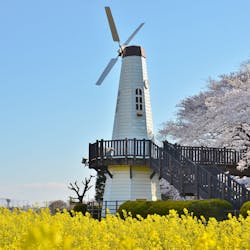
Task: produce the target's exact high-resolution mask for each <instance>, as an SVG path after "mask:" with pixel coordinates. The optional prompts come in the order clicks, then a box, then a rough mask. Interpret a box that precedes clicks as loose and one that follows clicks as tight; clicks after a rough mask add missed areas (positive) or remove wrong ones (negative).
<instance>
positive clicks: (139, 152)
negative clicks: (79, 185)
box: [88, 138, 250, 209]
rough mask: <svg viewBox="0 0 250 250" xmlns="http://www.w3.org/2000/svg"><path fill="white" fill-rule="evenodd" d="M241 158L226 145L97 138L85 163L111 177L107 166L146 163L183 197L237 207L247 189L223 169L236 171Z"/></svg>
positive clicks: (248, 193)
mask: <svg viewBox="0 0 250 250" xmlns="http://www.w3.org/2000/svg"><path fill="white" fill-rule="evenodd" d="M241 157H242V153H241V152H236V151H235V150H232V149H227V148H207V147H186V146H180V145H175V144H170V143H168V142H167V141H165V142H163V147H159V146H158V145H156V144H155V143H154V142H152V141H151V140H145V139H143V140H137V139H135V138H134V139H124V140H106V141H105V140H100V141H98V140H97V141H96V142H95V143H93V144H89V161H88V164H89V168H93V169H95V170H96V171H99V170H101V171H105V172H106V173H107V174H109V175H110V176H111V178H112V174H111V173H110V172H109V171H108V169H107V166H110V165H130V166H133V165H148V166H150V167H151V168H152V170H153V171H154V172H156V173H158V174H159V176H160V177H162V178H164V179H166V180H167V181H168V182H169V183H170V184H172V185H173V186H174V187H175V188H176V189H177V190H178V191H179V192H180V194H181V195H183V196H195V197H197V199H208V198H221V199H225V200H227V201H229V202H230V203H231V204H232V205H233V206H234V208H235V209H239V208H240V206H241V205H242V204H243V203H244V202H245V201H248V200H250V191H248V190H247V189H246V187H245V186H244V185H242V184H239V183H238V182H237V181H235V180H234V179H233V178H232V177H231V176H230V174H227V173H226V171H228V170H230V171H236V164H237V162H239V160H240V159H241ZM153 175H154V173H153V174H152V176H153ZM237 175H238V174H237ZM249 176H250V174H249Z"/></svg>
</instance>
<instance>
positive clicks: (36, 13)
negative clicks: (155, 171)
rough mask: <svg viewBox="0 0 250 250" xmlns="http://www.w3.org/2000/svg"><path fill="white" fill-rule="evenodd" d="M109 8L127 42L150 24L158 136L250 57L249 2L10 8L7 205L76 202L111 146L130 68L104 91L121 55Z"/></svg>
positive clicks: (144, 41) (4, 128) (4, 122)
mask: <svg viewBox="0 0 250 250" xmlns="http://www.w3.org/2000/svg"><path fill="white" fill-rule="evenodd" d="M104 6H110V7H111V9H112V13H113V16H114V19H115V22H116V25H117V29H118V32H119V35H120V39H121V40H122V41H125V40H126V39H127V38H128V36H129V35H130V34H131V33H132V32H133V31H134V29H135V28H136V27H137V26H138V25H139V24H140V23H141V22H145V26H144V27H143V28H142V29H141V30H140V32H139V33H138V34H137V36H136V37H135V38H134V40H133V41H132V42H131V45H132V44H136V45H142V46H143V47H144V48H145V50H146V54H147V67H148V74H149V79H150V90H151V103H152V110H153V119H154V129H155V134H157V130H158V129H159V127H160V125H161V123H162V122H164V121H166V120H169V119H173V118H174V115H175V112H176V111H177V109H176V107H175V106H176V104H178V103H179V102H180V100H182V99H183V98H185V97H188V96H190V95H193V94H196V93H198V92H199V91H202V90H204V89H205V87H206V84H207V82H206V80H207V79H208V78H209V77H212V78H216V77H217V76H218V75H220V74H224V73H228V72H231V71H235V70H237V69H238V68H239V66H240V64H241V62H243V61H245V60H248V59H249V55H250V31H249V27H250V18H249V9H250V1H248V0H238V1H233V0H220V1H218V0H210V1H198V0H196V1H195V0H190V1H188V0H182V1H180V0H179V1H167V0H159V1H134V0H133V1H132V0H127V1H126V2H124V1H100V0H99V1H98V0H93V1H87V0H81V1H80V0H73V1H66V0H60V1H59V0H53V1H48V0H43V1H33V0H22V1H18V0H11V1H3V0H2V1H0V115H1V122H0V167H1V172H0V198H5V197H6V198H7V197H8V198H11V199H17V200H29V201H30V203H34V202H36V201H45V200H47V201H50V200H56V199H63V200H67V198H68V196H69V195H73V193H71V192H70V191H69V190H68V189H67V184H68V183H69V182H73V181H75V180H78V181H79V182H80V181H81V180H82V179H83V178H84V177H88V175H89V174H90V171H89V170H88V169H87V168H85V167H83V165H82V164H81V158H82V157H83V156H85V157H87V156H88V143H89V142H94V141H95V140H96V139H102V138H103V139H110V138H111V134H112V127H113V118H114V110H115V103H116V95H117V88H118V81H119V73H120V62H119V63H117V65H116V66H115V67H114V68H113V70H112V71H111V73H110V74H109V76H108V77H107V78H106V79H105V81H104V82H103V84H102V85H101V86H100V87H97V86H95V82H96V80H97V79H98V77H99V75H100V74H101V72H102V70H103V69H104V68H105V66H106V64H107V62H108V61H109V60H110V58H111V57H115V56H116V53H117V49H118V47H117V44H115V43H114V42H113V41H112V38H111V34H110V31H109V27H108V22H107V19H106V15H105V11H104ZM91 173H92V174H93V173H94V172H91ZM93 193H94V188H93V190H92V192H90V193H89V195H88V196H89V198H91V197H92V196H93ZM87 198H88V197H87Z"/></svg>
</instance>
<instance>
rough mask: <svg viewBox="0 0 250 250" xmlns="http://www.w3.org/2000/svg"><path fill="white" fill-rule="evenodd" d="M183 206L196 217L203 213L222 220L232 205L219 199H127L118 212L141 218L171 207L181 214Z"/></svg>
mask: <svg viewBox="0 0 250 250" xmlns="http://www.w3.org/2000/svg"><path fill="white" fill-rule="evenodd" d="M184 208H186V209H187V210H188V211H189V213H193V215H194V216H197V217H200V216H201V215H203V216H204V217H205V218H206V219H208V218H209V217H215V218H216V219H218V220H222V219H225V218H226V216H227V211H228V210H231V209H232V208H233V207H232V205H231V204H230V203H229V202H227V201H224V200H220V199H209V200H186V201H180V200H178V201H175V200H167V201H127V202H125V203H123V204H122V205H121V206H120V208H119V210H118V213H119V215H120V216H121V217H122V218H123V212H122V210H125V211H127V212H130V213H131V215H132V216H133V217H136V215H141V216H142V217H143V218H146V217H147V215H148V214H159V215H167V214H169V210H171V209H174V210H176V211H177V212H178V214H179V215H181V214H184V211H183V209H184Z"/></svg>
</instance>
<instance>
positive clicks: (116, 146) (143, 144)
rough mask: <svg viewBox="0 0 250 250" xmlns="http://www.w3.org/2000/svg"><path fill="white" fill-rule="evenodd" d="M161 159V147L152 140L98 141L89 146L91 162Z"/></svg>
mask: <svg viewBox="0 0 250 250" xmlns="http://www.w3.org/2000/svg"><path fill="white" fill-rule="evenodd" d="M109 157H112V158H117V157H119V158H137V157H141V158H144V159H145V158H151V157H152V158H159V147H158V146H157V145H156V144H154V143H153V142H152V141H151V140H146V139H142V140H138V139H124V140H97V141H96V142H95V143H92V144H89V161H92V160H97V159H103V158H109Z"/></svg>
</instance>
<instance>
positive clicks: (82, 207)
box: [73, 203, 87, 215]
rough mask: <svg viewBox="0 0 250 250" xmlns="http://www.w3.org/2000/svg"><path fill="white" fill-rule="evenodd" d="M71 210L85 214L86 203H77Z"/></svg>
mask: <svg viewBox="0 0 250 250" xmlns="http://www.w3.org/2000/svg"><path fill="white" fill-rule="evenodd" d="M73 210H74V211H75V212H81V213H82V214H83V215H85V213H86V212H87V205H86V204H84V203H77V204H76V205H75V206H74V208H73Z"/></svg>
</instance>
